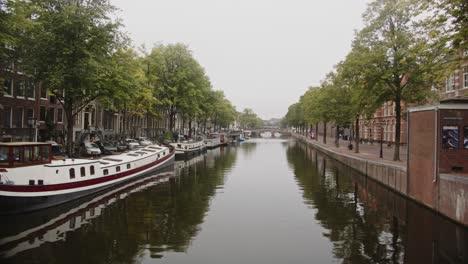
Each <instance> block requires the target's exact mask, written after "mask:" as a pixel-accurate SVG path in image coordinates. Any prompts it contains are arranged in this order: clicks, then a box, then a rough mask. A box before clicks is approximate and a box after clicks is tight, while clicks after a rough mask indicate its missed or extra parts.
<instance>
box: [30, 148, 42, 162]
mask: <svg viewBox="0 0 468 264" xmlns="http://www.w3.org/2000/svg"><path fill="white" fill-rule="evenodd" d="M40 147H41V146H32V154H33V155H32V160H33V161H40V160H42V157H41V156H40V155H39V153H40V152H39V150H40V149H39V148H40Z"/></svg>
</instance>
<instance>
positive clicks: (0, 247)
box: [0, 166, 175, 259]
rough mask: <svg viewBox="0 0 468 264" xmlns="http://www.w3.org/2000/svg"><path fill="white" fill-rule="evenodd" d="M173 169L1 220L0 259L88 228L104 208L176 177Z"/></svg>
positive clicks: (169, 167) (170, 167)
mask: <svg viewBox="0 0 468 264" xmlns="http://www.w3.org/2000/svg"><path fill="white" fill-rule="evenodd" d="M174 173H175V168H174V166H167V167H165V168H164V169H162V170H158V171H157V172H155V173H151V174H149V175H148V176H146V177H139V178H138V179H135V180H131V181H127V182H125V183H123V184H120V185H119V186H116V187H115V188H110V189H109V190H106V191H103V192H101V193H98V194H93V195H89V196H87V197H84V198H82V199H77V200H75V201H73V202H70V203H67V204H62V205H59V206H56V207H53V208H48V209H45V210H41V211H37V212H32V213H28V214H24V215H9V216H1V217H0V223H2V224H3V227H4V228H8V230H2V231H4V232H2V234H0V259H1V258H9V257H12V256H14V255H16V254H19V253H21V252H24V251H27V250H30V249H33V248H38V247H40V246H42V245H43V244H45V243H53V242H56V241H61V240H62V241H64V240H66V239H67V236H69V235H70V232H71V231H74V230H77V229H79V228H82V227H84V226H86V225H90V224H91V221H92V220H93V219H95V218H98V217H100V216H101V215H102V214H103V213H104V211H105V210H106V208H107V207H109V206H111V205H112V204H113V203H117V202H119V200H123V199H125V198H126V197H128V196H131V195H133V194H134V193H137V192H141V191H144V190H146V189H149V188H153V187H155V186H157V185H159V184H163V183H165V182H167V181H169V180H170V179H171V178H172V177H174V176H175V174H174Z"/></svg>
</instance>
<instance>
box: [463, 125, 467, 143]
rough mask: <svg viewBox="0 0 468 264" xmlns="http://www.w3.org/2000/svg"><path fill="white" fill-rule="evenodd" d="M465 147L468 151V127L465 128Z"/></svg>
mask: <svg viewBox="0 0 468 264" xmlns="http://www.w3.org/2000/svg"><path fill="white" fill-rule="evenodd" d="M463 147H464V148H465V149H468V126H466V127H464V128H463Z"/></svg>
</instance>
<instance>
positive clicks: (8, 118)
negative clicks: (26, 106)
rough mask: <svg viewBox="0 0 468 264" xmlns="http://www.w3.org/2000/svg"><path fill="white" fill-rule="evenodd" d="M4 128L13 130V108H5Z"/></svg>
mask: <svg viewBox="0 0 468 264" xmlns="http://www.w3.org/2000/svg"><path fill="white" fill-rule="evenodd" d="M2 112H3V115H2V116H3V118H2V119H3V122H2V123H3V128H11V107H7V106H6V107H4V108H3V111H2Z"/></svg>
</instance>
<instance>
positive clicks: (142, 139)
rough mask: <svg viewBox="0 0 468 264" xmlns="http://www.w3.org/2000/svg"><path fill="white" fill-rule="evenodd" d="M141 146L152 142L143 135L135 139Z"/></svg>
mask: <svg viewBox="0 0 468 264" xmlns="http://www.w3.org/2000/svg"><path fill="white" fill-rule="evenodd" d="M136 140H137V141H138V143H140V145H141V146H149V145H152V144H153V142H151V141H149V140H147V139H146V138H145V137H139V138H137V139H136Z"/></svg>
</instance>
